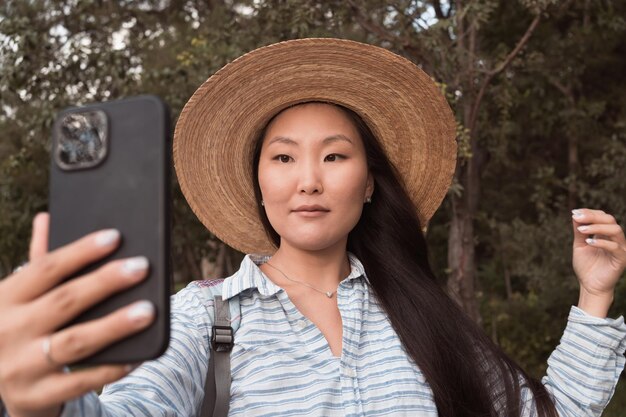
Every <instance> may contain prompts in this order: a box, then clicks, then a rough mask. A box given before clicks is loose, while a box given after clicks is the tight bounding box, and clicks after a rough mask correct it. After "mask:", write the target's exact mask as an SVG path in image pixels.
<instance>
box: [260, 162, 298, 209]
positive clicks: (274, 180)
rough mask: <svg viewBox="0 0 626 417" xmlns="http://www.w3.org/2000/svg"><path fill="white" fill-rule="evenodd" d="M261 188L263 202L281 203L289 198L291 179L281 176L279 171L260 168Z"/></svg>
mask: <svg viewBox="0 0 626 417" xmlns="http://www.w3.org/2000/svg"><path fill="white" fill-rule="evenodd" d="M259 187H260V188H261V194H262V195H263V200H264V201H266V202H273V201H276V202H279V201H281V200H284V199H285V198H288V192H289V190H290V189H291V185H290V182H289V178H288V177H286V176H285V175H283V174H281V173H280V172H279V170H272V169H271V168H268V167H263V166H260V167H259Z"/></svg>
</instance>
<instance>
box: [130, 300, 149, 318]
mask: <svg viewBox="0 0 626 417" xmlns="http://www.w3.org/2000/svg"><path fill="white" fill-rule="evenodd" d="M153 315H154V306H153V305H152V303H151V302H150V301H139V302H137V303H135V305H134V306H132V307H131V308H130V310H128V318H129V319H130V320H131V321H134V322H138V323H142V322H145V321H147V320H148V319H149V318H151V317H152V316H153Z"/></svg>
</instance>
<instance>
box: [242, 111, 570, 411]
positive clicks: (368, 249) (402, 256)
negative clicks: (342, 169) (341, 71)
mask: <svg viewBox="0 0 626 417" xmlns="http://www.w3.org/2000/svg"><path fill="white" fill-rule="evenodd" d="M333 105H335V106H337V107H338V108H340V109H341V110H342V111H343V112H345V114H346V115H347V116H348V117H349V118H350V119H351V120H352V122H353V123H354V125H355V126H356V128H357V129H358V131H359V134H360V135H361V139H362V140H363V144H364V146H365V151H366V155H367V164H368V167H369V170H370V172H371V173H372V175H373V177H374V184H375V186H374V194H373V195H372V202H371V203H370V204H365V205H364V207H363V213H362V215H361V218H360V219H359V222H358V223H357V225H356V226H355V227H354V229H353V230H352V231H351V232H350V234H349V235H348V245H347V246H348V247H347V250H348V251H350V252H352V253H353V254H355V255H356V256H357V258H358V259H359V260H360V261H361V263H362V264H363V266H364V268H365V271H366V273H367V277H368V279H369V281H370V283H371V288H372V290H373V292H374V294H375V295H376V297H377V298H378V299H379V300H380V303H381V305H382V307H383V309H384V310H385V312H386V313H387V316H388V317H389V320H390V322H391V324H392V326H393V328H394V330H395V331H396V333H397V334H398V336H399V338H400V341H401V342H402V345H403V346H404V348H405V349H406V351H407V353H408V354H409V356H410V357H411V358H412V359H413V360H414V361H415V363H416V365H417V366H418V367H419V369H420V370H421V371H422V373H423V374H424V377H425V378H426V381H427V382H428V384H429V386H430V388H431V390H432V392H433V395H434V399H435V404H436V406H437V411H438V414H439V416H441V417H478V416H480V417H487V416H506V417H510V416H520V415H521V412H522V409H521V389H522V387H524V386H526V387H527V388H528V389H530V391H531V392H532V394H533V396H534V400H535V403H536V407H537V411H538V415H539V416H540V417H558V414H557V412H556V409H555V406H554V404H553V402H552V400H551V398H550V396H549V395H548V392H547V390H546V388H545V387H544V386H543V385H542V384H541V382H539V381H538V380H536V379H533V378H531V377H530V376H529V375H528V374H527V373H526V372H525V371H524V370H523V369H522V368H521V367H520V366H519V365H517V364H516V363H515V362H514V361H513V360H512V359H510V358H509V357H508V356H507V355H506V354H505V353H504V351H502V349H501V348H500V347H499V346H498V345H496V344H495V343H494V342H492V341H491V339H490V338H489V337H487V335H486V334H485V332H484V331H483V330H482V329H481V328H480V327H479V326H478V325H477V324H476V323H475V322H474V321H473V320H471V319H470V318H469V316H467V315H466V314H465V312H464V311H463V310H462V309H461V308H460V307H459V306H458V304H457V303H456V302H454V301H453V300H452V299H451V298H450V297H449V296H448V295H447V294H446V293H445V291H444V290H443V289H442V288H441V287H440V285H439V284H438V283H437V280H436V277H435V275H434V274H433V272H432V270H431V267H430V264H429V261H428V250H427V246H426V239H425V238H424V235H423V233H422V228H421V225H420V221H419V218H418V216H417V213H416V211H415V208H414V206H413V203H412V202H411V199H410V198H409V196H408V195H407V192H406V190H405V188H404V186H403V184H402V182H401V180H400V178H401V177H400V176H399V175H398V173H397V171H396V169H395V167H394V166H393V164H392V163H391V162H390V161H389V160H388V158H387V156H386V154H385V152H384V150H383V149H382V147H381V145H380V143H379V142H378V140H377V139H376V138H375V136H374V135H373V134H372V132H371V130H370V129H369V128H368V126H367V125H366V124H365V122H364V121H363V119H361V117H360V116H359V115H358V114H356V113H355V112H354V111H352V110H350V109H348V108H345V107H343V106H340V105H337V104H333ZM274 117H276V116H274ZM272 120H273V119H272ZM270 123H271V121H270ZM268 125H269V123H268ZM266 129H267V126H266V128H265V130H266ZM265 130H264V131H263V132H261V134H260V136H259V137H258V138H257V140H256V143H255V146H254V152H253V161H252V165H253V176H254V179H253V184H254V193H255V196H256V201H257V205H258V212H259V216H260V218H261V221H262V223H263V226H264V228H265V230H266V232H267V235H268V236H269V238H270V239H271V240H272V241H273V242H274V244H275V245H276V246H279V244H280V236H279V235H278V233H276V231H275V230H274V228H273V227H272V225H271V224H270V222H269V219H268V218H267V216H266V214H265V210H263V207H262V206H261V189H260V187H259V181H258V167H259V158H260V155H261V147H262V144H263V138H264V136H265Z"/></svg>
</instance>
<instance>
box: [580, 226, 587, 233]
mask: <svg viewBox="0 0 626 417" xmlns="http://www.w3.org/2000/svg"><path fill="white" fill-rule="evenodd" d="M577 229H578V230H579V231H581V232H586V231H588V230H589V226H578V227H577Z"/></svg>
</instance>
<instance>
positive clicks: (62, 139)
mask: <svg viewBox="0 0 626 417" xmlns="http://www.w3.org/2000/svg"><path fill="white" fill-rule="evenodd" d="M57 133H58V134H57V138H58V140H57V143H56V152H55V153H56V156H57V158H56V160H57V164H58V165H59V166H60V167H61V168H63V169H81V168H90V167H93V166H95V165H98V164H99V163H100V162H102V160H103V159H104V157H105V156H106V145H107V118H106V114H104V112H103V111H101V110H92V111H83V112H76V113H69V114H66V115H64V116H63V118H62V120H61V122H60V123H59V125H58V132H57Z"/></svg>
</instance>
